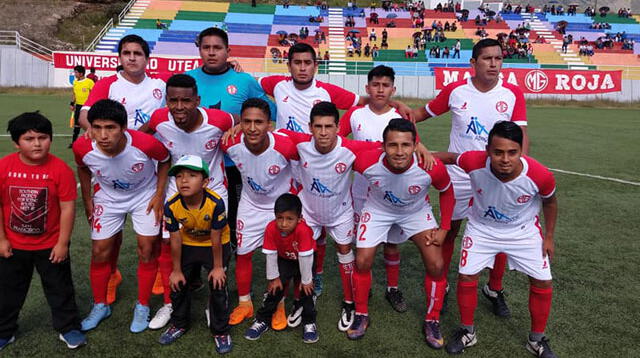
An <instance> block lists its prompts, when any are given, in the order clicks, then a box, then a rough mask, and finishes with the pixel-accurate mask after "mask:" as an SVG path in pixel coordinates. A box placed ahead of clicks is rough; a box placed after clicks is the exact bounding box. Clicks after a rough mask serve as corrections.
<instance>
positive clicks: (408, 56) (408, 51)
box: [404, 45, 413, 58]
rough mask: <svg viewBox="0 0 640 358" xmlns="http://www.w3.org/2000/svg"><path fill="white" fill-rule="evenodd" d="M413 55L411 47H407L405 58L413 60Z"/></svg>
mask: <svg viewBox="0 0 640 358" xmlns="http://www.w3.org/2000/svg"><path fill="white" fill-rule="evenodd" d="M411 57H413V54H412V52H411V45H407V48H406V49H405V50H404V58H411Z"/></svg>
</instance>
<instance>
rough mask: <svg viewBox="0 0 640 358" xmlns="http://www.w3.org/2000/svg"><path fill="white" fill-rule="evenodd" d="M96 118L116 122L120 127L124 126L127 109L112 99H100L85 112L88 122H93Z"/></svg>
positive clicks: (125, 124)
mask: <svg viewBox="0 0 640 358" xmlns="http://www.w3.org/2000/svg"><path fill="white" fill-rule="evenodd" d="M96 119H107V120H110V121H114V122H116V123H118V125H120V127H126V126H127V110H126V109H125V108H124V106H123V105H122V103H120V102H117V101H114V100H112V99H101V100H99V101H98V102H96V103H94V104H93V105H92V106H91V109H90V110H89V113H88V114H87V120H88V121H89V123H93V121H95V120H96Z"/></svg>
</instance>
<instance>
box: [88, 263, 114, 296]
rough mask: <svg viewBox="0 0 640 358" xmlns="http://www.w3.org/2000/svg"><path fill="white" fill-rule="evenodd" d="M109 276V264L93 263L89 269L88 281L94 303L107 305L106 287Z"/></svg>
mask: <svg viewBox="0 0 640 358" xmlns="http://www.w3.org/2000/svg"><path fill="white" fill-rule="evenodd" d="M109 276H111V262H109V261H107V262H93V261H91V266H90V267H89V279H90V281H91V291H93V302H94V303H96V304H97V303H105V304H106V303H107V286H108V285H109Z"/></svg>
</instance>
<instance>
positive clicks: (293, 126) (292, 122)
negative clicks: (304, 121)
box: [286, 116, 304, 133]
mask: <svg viewBox="0 0 640 358" xmlns="http://www.w3.org/2000/svg"><path fill="white" fill-rule="evenodd" d="M286 129H288V130H290V131H294V132H300V133H303V132H304V130H303V129H302V127H301V126H300V125H299V124H298V122H296V118H295V117H293V116H289V121H288V122H287V126H286Z"/></svg>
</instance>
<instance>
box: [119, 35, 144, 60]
mask: <svg viewBox="0 0 640 358" xmlns="http://www.w3.org/2000/svg"><path fill="white" fill-rule="evenodd" d="M131 42H133V43H137V44H138V45H140V47H142V52H144V57H146V58H149V54H150V53H151V51H149V44H148V43H147V41H145V40H144V39H143V38H142V37H140V36H138V35H127V36H125V37H123V38H121V39H120V42H118V55H120V54H121V53H122V48H123V47H124V45H125V44H128V43H131Z"/></svg>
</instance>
